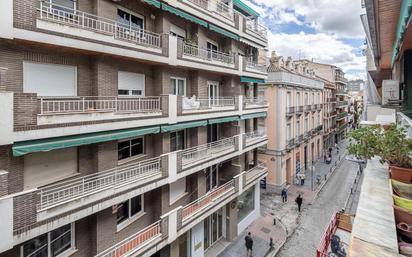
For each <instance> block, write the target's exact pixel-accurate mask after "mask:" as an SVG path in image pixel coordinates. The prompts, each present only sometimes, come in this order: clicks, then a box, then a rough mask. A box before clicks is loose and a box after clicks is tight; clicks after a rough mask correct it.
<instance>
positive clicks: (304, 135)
mask: <svg viewBox="0 0 412 257" xmlns="http://www.w3.org/2000/svg"><path fill="white" fill-rule="evenodd" d="M310 137H311V132H310V131H306V132H305V133H304V134H303V140H305V141H307V140H309V139H310Z"/></svg>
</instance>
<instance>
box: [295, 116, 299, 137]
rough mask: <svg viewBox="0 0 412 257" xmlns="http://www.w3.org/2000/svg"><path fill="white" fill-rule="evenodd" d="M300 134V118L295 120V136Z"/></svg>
mask: <svg viewBox="0 0 412 257" xmlns="http://www.w3.org/2000/svg"><path fill="white" fill-rule="evenodd" d="M298 136H300V120H297V121H296V137H298Z"/></svg>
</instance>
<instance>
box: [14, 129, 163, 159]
mask: <svg viewBox="0 0 412 257" xmlns="http://www.w3.org/2000/svg"><path fill="white" fill-rule="evenodd" d="M159 132H160V127H147V128H133V129H123V130H114V131H104V132H96V133H89V134H84V135H74V136H64V137H55V138H48V139H38V140H30V141H23V142H17V143H15V144H14V145H13V156H22V155H25V154H29V153H35V152H47V151H51V150H56V149H62V148H69V147H74V146H80V145H88V144H94V143H101V142H107V141H113V140H119V139H125V138H131V137H138V136H143V135H147V134H156V133H159Z"/></svg>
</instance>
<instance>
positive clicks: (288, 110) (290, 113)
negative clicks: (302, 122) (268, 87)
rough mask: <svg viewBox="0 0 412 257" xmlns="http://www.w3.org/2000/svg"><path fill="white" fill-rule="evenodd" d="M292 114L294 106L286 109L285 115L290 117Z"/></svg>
mask: <svg viewBox="0 0 412 257" xmlns="http://www.w3.org/2000/svg"><path fill="white" fill-rule="evenodd" d="M294 113H295V107H294V106H289V107H286V115H288V116H291V115H293V114H294Z"/></svg>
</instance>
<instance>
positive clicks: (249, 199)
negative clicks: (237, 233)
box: [237, 187, 255, 223]
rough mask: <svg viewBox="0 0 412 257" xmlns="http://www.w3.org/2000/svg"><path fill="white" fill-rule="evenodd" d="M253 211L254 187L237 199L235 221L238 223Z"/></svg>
mask: <svg viewBox="0 0 412 257" xmlns="http://www.w3.org/2000/svg"><path fill="white" fill-rule="evenodd" d="M254 209H255V187H252V188H250V189H248V190H247V191H246V192H244V193H243V194H242V195H241V196H239V198H238V203H237V220H238V223H239V222H241V221H242V220H243V219H244V218H246V217H247V216H248V215H249V214H250V213H251V212H252V211H253V210H254Z"/></svg>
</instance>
